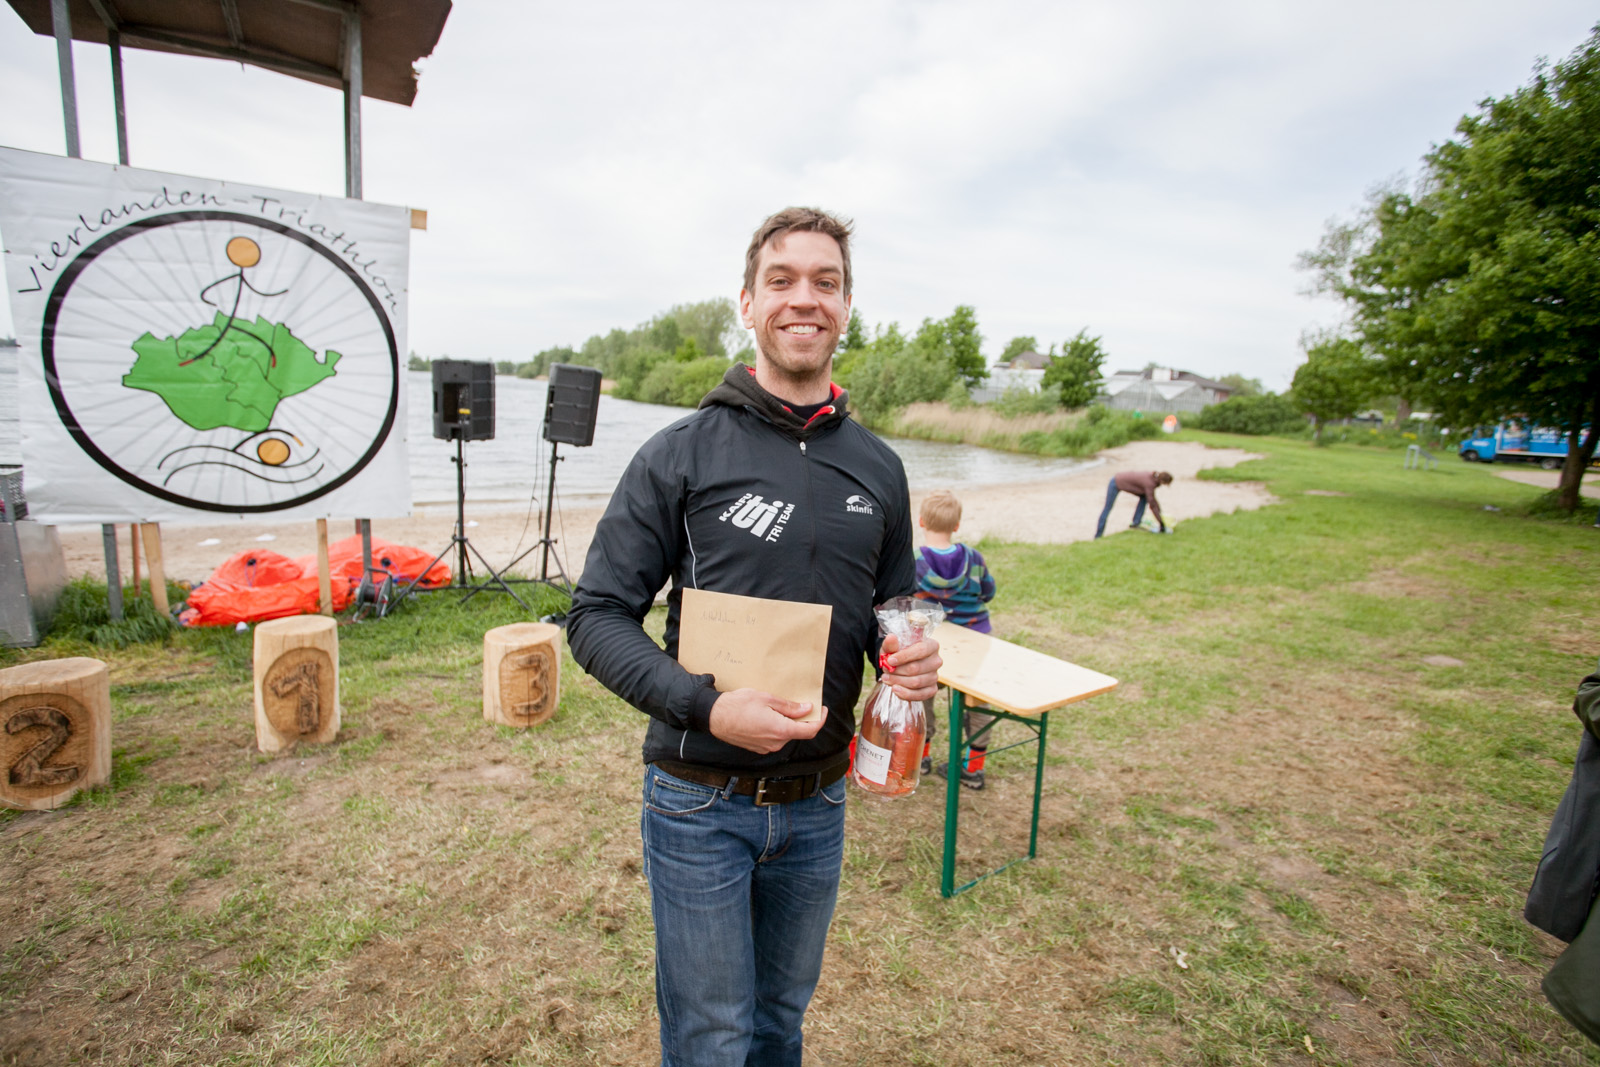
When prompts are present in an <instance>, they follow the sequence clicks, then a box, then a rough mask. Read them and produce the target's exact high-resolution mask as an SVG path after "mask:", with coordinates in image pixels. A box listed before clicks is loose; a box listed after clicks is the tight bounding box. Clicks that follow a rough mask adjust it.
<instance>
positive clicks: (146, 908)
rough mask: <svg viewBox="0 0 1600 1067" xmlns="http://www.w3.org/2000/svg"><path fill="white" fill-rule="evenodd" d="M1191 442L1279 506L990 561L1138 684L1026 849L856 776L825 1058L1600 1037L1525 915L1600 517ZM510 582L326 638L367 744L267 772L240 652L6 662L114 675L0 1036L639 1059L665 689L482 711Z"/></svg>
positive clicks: (825, 1013)
mask: <svg viewBox="0 0 1600 1067" xmlns="http://www.w3.org/2000/svg"><path fill="white" fill-rule="evenodd" d="M1183 436H1184V437H1186V438H1189V439H1193V440H1201V441H1206V442H1208V443H1214V444H1228V445H1234V446H1239V445H1243V446H1244V447H1247V448H1251V449H1253V450H1255V451H1258V452H1264V453H1266V454H1267V458H1265V459H1263V460H1259V461H1254V462H1250V463H1247V464H1245V465H1243V466H1240V467H1237V468H1233V469H1230V470H1221V471H1211V472H1208V473H1207V476H1208V477H1216V478H1222V479H1242V480H1251V481H1259V482H1262V483H1264V484H1265V486H1266V488H1267V489H1268V490H1269V491H1270V492H1271V493H1272V494H1273V495H1274V496H1275V497H1276V498H1277V500H1278V503H1277V504H1275V505H1273V506H1269V507H1266V508H1263V509H1260V510H1257V511H1250V512H1239V513H1236V514H1233V515H1226V516H1218V517H1213V518H1208V519H1201V520H1194V521H1189V522H1184V521H1181V520H1182V516H1176V518H1178V519H1179V520H1180V521H1179V523H1178V525H1177V528H1176V532H1175V534H1174V535H1172V536H1169V537H1155V536H1150V535H1147V534H1142V533H1138V532H1130V533H1124V534H1118V535H1116V536H1113V537H1108V538H1106V539H1104V540H1101V541H1097V542H1090V543H1080V544H1073V545H1065V546H1049V547H1042V546H1035V545H1025V544H996V543H985V544H984V545H983V546H982V548H983V550H984V552H985V553H986V555H987V556H988V559H989V562H990V564H991V567H992V569H993V570H994V572H995V574H996V575H997V578H998V582H999V596H998V598H997V600H996V601H995V604H994V608H995V614H994V621H995V630H996V633H997V634H998V635H999V636H1003V637H1007V638H1009V639H1011V640H1015V641H1018V642H1020V643H1023V644H1026V645H1029V646H1031V647H1034V648H1037V649H1040V650H1042V651H1045V652H1048V653H1051V654H1054V655H1058V656H1061V657H1063V658H1066V659H1070V660H1073V661H1074V662H1078V663H1081V664H1083V665H1085V666H1088V667H1092V668H1094V669H1096V670H1100V671H1104V672H1106V673H1108V674H1112V675H1115V676H1116V677H1118V678H1119V679H1121V680H1122V685H1121V686H1120V687H1119V689H1118V690H1116V691H1115V692H1113V693H1111V694H1108V695H1106V696H1103V697H1100V698H1096V699H1094V700H1091V701H1088V702H1086V703H1083V704H1080V705H1075V706H1073V707H1071V708H1068V709H1065V710H1063V711H1061V712H1058V713H1056V714H1055V715H1054V716H1053V722H1052V725H1051V738H1050V749H1049V751H1050V757H1049V765H1048V767H1047V771H1046V781H1045V797H1044V816H1043V824H1042V829H1041V833H1040V844H1039V859H1038V860H1037V861H1035V862H1033V863H1030V864H1022V865H1019V866H1017V867H1013V868H1011V869H1010V870H1009V871H1007V872H1005V873H1003V874H1001V875H999V876H997V877H995V878H991V879H988V880H986V881H984V882H982V883H981V884H980V885H979V886H978V887H977V888H976V889H974V890H973V891H971V892H969V893H967V894H965V895H963V896H961V897H958V898H956V899H954V900H950V901H947V900H944V899H942V898H941V897H940V896H939V894H938V891H937V878H938V869H939V849H940V845H941V839H942V838H941V834H942V825H943V819H942V812H943V788H942V786H943V783H942V782H940V781H938V780H932V781H929V782H925V783H924V785H923V787H922V789H921V790H919V792H918V793H917V794H916V795H915V796H914V797H911V798H909V799H907V800H904V801H898V802H893V803H882V802H872V801H869V800H866V799H865V798H863V797H861V796H859V795H856V794H852V799H851V805H850V810H849V839H848V845H847V853H846V860H845V869H844V875H843V882H842V885H841V893H840V903H839V910H838V914H837V917H836V919H835V922H834V928H833V933H832V937H831V940H830V947H829V954H828V958H827V963H826V965H825V970H824V974H823V980H822V985H821V987H820V988H819V990H818V993H817V996H816V999H815V1000H814V1002H813V1008H812V1012H811V1014H810V1016H809V1017H808V1024H807V1042H808V1048H809V1049H811V1050H813V1051H814V1053H815V1055H816V1062H819V1063H828V1064H863V1065H869V1064H870V1065H874V1067H883V1065H891V1064H930V1065H932V1064H962V1065H975V1067H984V1065H998V1064H1019V1065H1020V1064H1066V1063H1082V1064H1107V1063H1116V1064H1165V1063H1170V1064H1191V1063H1201V1064H1280V1063H1303V1064H1313V1063H1315V1064H1327V1065H1333V1064H1349V1065H1368V1064H1390V1063H1404V1064H1424V1065H1433V1064H1461V1065H1466V1064H1578V1063H1588V1064H1600V1055H1597V1054H1596V1051H1595V1050H1594V1049H1593V1048H1591V1047H1589V1046H1587V1045H1586V1043H1585V1042H1584V1040H1583V1039H1582V1038H1581V1037H1580V1036H1579V1035H1578V1034H1577V1033H1576V1031H1574V1030H1572V1029H1571V1028H1570V1027H1569V1026H1567V1024H1565V1023H1564V1022H1563V1021H1562V1020H1560V1019H1559V1017H1557V1016H1556V1015H1555V1013H1554V1012H1553V1011H1551V1010H1550V1009H1549V1008H1548V1007H1547V1006H1546V1005H1545V1003H1544V1001H1543V998H1542V996H1541V995H1540V993H1539V991H1538V980H1539V977H1540V975H1541V974H1542V973H1543V971H1544V970H1545V969H1546V968H1547V967H1548V965H1549V963H1550V961H1551V960H1552V959H1553V958H1554V956H1555V954H1556V953H1557V952H1558V951H1559V949H1560V945H1559V944H1558V943H1557V942H1555V941H1553V940H1552V939H1550V938H1548V937H1545V936H1544V935H1543V934H1539V933H1537V932H1535V931H1533V930H1532V929H1531V928H1529V927H1528V926H1527V925H1526V924H1525V923H1524V922H1523V920H1522V918H1521V908H1522V897H1523V894H1524V893H1525V891H1526V889H1527V885H1528V881H1529V879H1530V878H1531V876H1532V872H1533V868H1534V865H1535V863H1536V861H1537V858H1538V855H1539V850H1540V845H1541V843H1542V840H1543V836H1544V833H1545V830H1546V828H1547V826H1548V823H1549V817H1550V814H1551V812H1552V811H1553V809H1554V807H1555V804H1556V801H1557V800H1558V798H1559V797H1560V794H1561V791H1562V789H1563V788H1564V787H1565V784H1566V778H1567V774H1568V771H1569V769H1570V766H1571V761H1572V756H1573V753H1574V751H1575V749H1576V746H1577V740H1578V729H1579V727H1578V724H1577V721H1576V719H1575V718H1574V717H1573V715H1572V714H1571V712H1570V710H1569V709H1570V704H1571V700H1572V695H1573V691H1574V689H1575V688H1576V686H1577V683H1578V681H1579V679H1580V678H1582V677H1583V675H1585V674H1586V673H1588V672H1589V671H1591V670H1593V669H1594V666H1595V660H1596V656H1597V655H1600V599H1597V593H1600V530H1595V529H1593V528H1591V527H1590V526H1589V525H1587V523H1592V522H1593V521H1594V511H1593V504H1594V502H1593V501H1590V502H1588V503H1587V504H1586V509H1587V515H1586V516H1585V517H1584V520H1583V521H1582V522H1578V521H1560V520H1552V519H1550V518H1546V517H1541V516H1542V515H1543V512H1541V511H1539V509H1538V507H1537V504H1538V500H1539V497H1540V491H1539V490H1536V489H1533V488H1530V487H1528V486H1525V485H1521V484H1517V483H1513V482H1510V481H1507V480H1504V479H1501V478H1498V477H1495V476H1494V473H1493V472H1492V471H1491V470H1488V469H1484V468H1482V467H1473V466H1468V465H1465V464H1460V463H1458V462H1456V461H1454V460H1450V459H1446V460H1444V461H1443V462H1442V464H1441V466H1440V468H1439V469H1438V470H1436V471H1429V472H1417V471H1405V470H1402V469H1401V457H1400V456H1399V455H1398V454H1397V453H1395V452H1392V451H1385V450H1376V449H1374V450H1363V449H1358V448H1353V447H1349V446H1339V447H1334V448H1314V447H1311V446H1309V445H1307V444H1305V443H1303V442H1292V441H1281V440H1272V439H1240V438H1229V437H1221V436H1216V435H1205V434H1185V435H1183ZM1489 509H1494V510H1489ZM512 609H514V605H511V607H510V608H508V606H507V603H506V602H505V601H504V600H503V599H501V600H494V599H491V598H489V597H483V596H480V597H478V598H477V599H476V600H474V601H473V602H472V603H471V604H469V605H468V606H467V607H465V608H460V607H456V606H455V605H454V603H453V601H449V600H446V599H444V598H442V597H439V596H435V597H433V598H431V599H428V600H426V601H425V602H422V603H419V604H414V605H408V606H406V607H405V608H404V609H403V610H402V611H401V612H400V613H399V614H398V615H397V616H394V617H391V618H389V619H386V620H383V621H380V622H368V623H362V624H358V625H352V626H347V627H343V628H341V631H340V641H341V646H340V662H341V670H342V677H341V684H342V687H343V688H342V705H343V730H342V732H341V734H340V736H339V739H338V740H337V741H336V742H335V743H334V744H331V745H328V746H325V747H324V748H321V749H314V750H313V749H304V748H302V749H301V750H299V751H297V752H295V753H293V754H291V755H287V756H282V757H279V758H270V757H267V756H263V755H261V754H260V753H258V752H256V751H255V750H254V747H253V725H252V715H251V697H250V638H249V637H248V636H245V635H236V634H234V633H232V632H231V631H229V632H203V633H194V632H184V633H178V634H175V635H173V636H171V637H170V638H166V639H164V640H155V641H146V642H143V643H133V644H129V645H127V646H126V647H123V648H120V649H119V648H111V647H102V646H96V645H92V644H89V643H87V642H86V640H85V639H84V638H83V637H81V636H80V637H76V638H71V639H68V638H53V639H52V641H51V642H50V643H48V644H47V645H46V646H45V647H44V648H41V649H35V650H27V651H23V652H16V651H9V652H3V653H0V665H10V664H14V663H17V662H22V661H24V660H27V659H33V658H40V657H55V656H63V655H95V656H98V657H99V658H102V659H105V660H106V661H107V662H108V663H110V665H111V669H112V700H113V705H114V726H113V730H114V748H115V758H114V772H113V778H112V781H111V783H110V784H109V785H107V786H103V787H101V788H98V789H96V790H94V791H92V792H90V793H88V794H86V795H84V796H82V797H81V799H80V800H78V801H77V802H76V803H74V804H73V805H72V806H70V807H68V808H66V809H63V810H60V811H56V812H49V813H26V814H24V813H14V812H13V813H5V814H0V871H3V874H0V931H3V936H0V1064H61V1063H74V1062H81V1063H108V1064H166V1063H173V1064H176V1063H184V1064H194V1063H206V1064H258V1063H271V1064H349V1063H374V1064H385V1065H401V1064H417V1065H423V1064H483V1063H493V1064H517V1065H531V1064H562V1065H577V1064H591V1063H615V1064H645V1063H650V1062H653V1061H654V1059H655V1057H656V1046H655V1018H654V1001H653V992H652V989H653V986H652V975H651V958H652V947H651V928H650V917H649V906H648V900H647V896H646V892H645V887H644V884H643V880H642V877H641V875H640V870H639V860H638V796H637V794H638V781H639V767H638V746H639V741H640V738H641V735H642V723H641V721H640V716H639V714H638V713H637V712H635V711H633V710H631V709H629V708H627V707H626V706H624V705H622V704H621V702H619V701H618V700H616V699H615V698H613V697H612V696H610V695H609V694H608V693H606V692H605V691H604V690H602V689H601V688H600V687H599V686H598V685H596V684H595V683H594V682H592V681H591V680H590V679H588V678H586V677H584V676H583V675H582V674H581V673H580V672H579V671H578V670H577V669H576V667H575V666H574V665H573V664H572V662H571V660H570V659H568V660H566V661H565V662H564V664H563V674H562V705H561V710H560V712H559V713H558V715H557V716H556V718H555V719H553V720H552V721H551V722H550V723H548V724H546V725H545V726H543V727H540V728H537V729H534V730H529V731H521V732H519V731H513V730H509V729H504V728H497V727H491V726H488V725H487V724H485V723H484V722H483V720H482V718H481V711H480V702H479V701H480V697H479V684H480V671H481V667H480V663H481V635H482V633H483V631H484V630H485V629H487V628H488V627H490V626H494V625H499V624H501V623H504V622H509V621H517V620H518V619H519V618H520V613H519V612H517V611H515V610H512ZM658 614H659V613H658ZM656 624H657V625H659V618H657V619H656ZM77 632H78V633H79V634H83V633H87V632H88V631H87V629H85V628H83V627H80V628H78V630H77ZM1002 740H1003V739H1002ZM989 778H990V785H989V788H988V789H986V790H984V791H983V792H982V793H967V794H964V795H963V797H962V803H963V805H964V807H963V815H962V822H961V828H962V842H961V856H962V868H961V870H960V871H958V876H960V877H962V878H963V880H964V879H965V878H967V877H972V876H974V875H976V874H978V873H981V871H982V870H984V869H987V867H989V866H994V865H997V864H999V863H1001V862H1004V861H1005V860H1007V859H1009V858H1011V857H1012V856H1014V855H1016V854H1018V853H1020V852H1022V851H1024V850H1025V848H1026V841H1027V818H1026V816H1027V799H1028V796H1029V793H1030V790H1031V786H1032V773H1031V757H1030V756H1029V755H1028V754H1026V752H1025V751H1023V750H1018V751H1015V752H1012V753H1006V754H1003V755H1001V756H998V757H995V758H994V759H992V760H991V763H990V773H989ZM808 1062H810V1060H809V1058H808Z"/></svg>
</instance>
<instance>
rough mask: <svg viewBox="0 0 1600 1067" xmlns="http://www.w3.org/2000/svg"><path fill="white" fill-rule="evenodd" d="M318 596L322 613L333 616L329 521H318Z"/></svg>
mask: <svg viewBox="0 0 1600 1067" xmlns="http://www.w3.org/2000/svg"><path fill="white" fill-rule="evenodd" d="M317 595H318V596H319V597H320V598H321V601H322V613H323V614H324V615H332V614H333V574H332V572H331V571H330V570H329V568H328V520H327V519H318V520H317Z"/></svg>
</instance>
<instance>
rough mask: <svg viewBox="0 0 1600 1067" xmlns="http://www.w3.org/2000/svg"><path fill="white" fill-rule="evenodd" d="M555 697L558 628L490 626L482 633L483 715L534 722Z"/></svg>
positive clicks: (549, 710) (552, 708) (550, 710)
mask: <svg viewBox="0 0 1600 1067" xmlns="http://www.w3.org/2000/svg"><path fill="white" fill-rule="evenodd" d="M560 699H561V627H559V626H552V625H551V624H550V623H547V622H518V623H513V624H512V625H510V626H496V627H495V628H494V629H493V630H490V631H489V632H488V633H486V634H484V635H483V717H484V718H485V719H488V720H489V721H490V722H497V723H501V724H503V725H505V726H538V725H539V724H540V723H542V722H544V721H545V720H546V719H548V718H549V717H550V716H552V715H554V714H555V713H556V704H557V702H559V701H560Z"/></svg>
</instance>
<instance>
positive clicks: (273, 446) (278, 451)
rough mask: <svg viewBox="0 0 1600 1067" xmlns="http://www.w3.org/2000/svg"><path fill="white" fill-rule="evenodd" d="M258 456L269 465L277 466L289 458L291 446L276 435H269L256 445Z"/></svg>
mask: <svg viewBox="0 0 1600 1067" xmlns="http://www.w3.org/2000/svg"><path fill="white" fill-rule="evenodd" d="M256 456H257V457H259V458H260V460H261V462H263V463H265V464H266V465H267V466H269V467H276V466H278V465H279V464H281V463H282V462H283V461H284V460H286V459H288V458H289V446H288V445H286V444H284V443H283V442H282V441H280V440H278V439H277V438H276V437H269V438H267V439H266V440H265V441H262V442H261V443H260V444H259V445H256Z"/></svg>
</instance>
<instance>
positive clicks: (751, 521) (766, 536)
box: [717, 493, 794, 541]
mask: <svg viewBox="0 0 1600 1067" xmlns="http://www.w3.org/2000/svg"><path fill="white" fill-rule="evenodd" d="M793 514H794V505H793V504H785V503H784V502H783V501H781V500H770V501H769V500H765V499H763V498H762V497H761V494H759V493H746V494H744V495H743V496H741V497H740V498H739V499H738V501H736V502H735V503H734V505H733V507H731V508H729V509H728V510H727V511H724V512H723V513H722V514H721V515H718V516H717V519H718V520H719V521H721V522H731V523H733V524H734V525H735V526H737V527H738V528H739V529H741V530H749V531H750V533H751V534H753V535H754V536H756V537H759V538H761V539H762V540H765V541H776V540H777V539H778V538H780V537H782V536H783V529H784V526H785V525H787V523H788V522H789V517H790V516H792V515H793Z"/></svg>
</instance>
